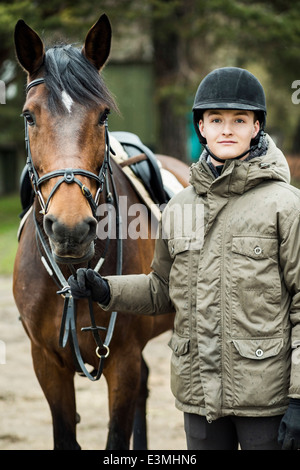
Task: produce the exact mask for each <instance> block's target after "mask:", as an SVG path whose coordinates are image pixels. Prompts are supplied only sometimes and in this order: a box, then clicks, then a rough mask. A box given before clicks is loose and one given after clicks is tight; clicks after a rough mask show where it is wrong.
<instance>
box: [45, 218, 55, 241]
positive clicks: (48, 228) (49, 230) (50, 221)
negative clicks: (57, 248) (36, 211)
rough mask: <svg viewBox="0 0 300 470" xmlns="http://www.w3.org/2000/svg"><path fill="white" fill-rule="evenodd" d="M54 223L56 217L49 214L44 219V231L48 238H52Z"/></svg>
mask: <svg viewBox="0 0 300 470" xmlns="http://www.w3.org/2000/svg"><path fill="white" fill-rule="evenodd" d="M55 222H56V217H54V216H53V215H51V214H49V215H46V216H45V217H44V230H45V232H46V234H47V235H48V237H51V236H53V225H54V223H55Z"/></svg>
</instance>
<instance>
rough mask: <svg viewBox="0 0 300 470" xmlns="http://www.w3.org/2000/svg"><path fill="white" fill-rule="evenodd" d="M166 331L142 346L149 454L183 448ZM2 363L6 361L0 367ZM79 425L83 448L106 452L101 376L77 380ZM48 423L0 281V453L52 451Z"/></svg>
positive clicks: (7, 288)
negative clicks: (147, 374)
mask: <svg viewBox="0 0 300 470" xmlns="http://www.w3.org/2000/svg"><path fill="white" fill-rule="evenodd" d="M169 338H170V332H166V333H164V334H163V335H161V336H159V337H158V338H155V339H154V340H152V341H151V342H150V343H148V345H147V346H146V348H145V351H144V353H145V354H144V356H145V359H146V361H147V363H148V365H149V367H150V378H149V390H150V397H149V400H148V409H147V420H148V448H149V449H150V450H166V449H168V450H183V449H186V444H185V435H184V430H183V419H182V413H181V412H180V411H178V410H176V408H175V406H174V398H173V395H172V394H171V391H170V387H169V365H170V355H171V351H170V349H169V347H168V346H167V343H168V340H169ZM3 362H5V363H3ZM76 389H77V408H78V412H79V414H80V415H81V422H80V424H79V425H78V427H77V433H78V442H79V443H80V445H81V447H82V449H84V450H101V449H104V448H105V442H106V435H107V424H108V412H107V390H106V383H105V379H104V377H102V378H101V379H100V381H99V382H95V383H92V382H90V381H89V380H88V379H86V378H82V377H79V376H78V377H77V378H76ZM52 447H53V442H52V425H51V417H50V412H49V408H48V404H47V402H46V400H45V398H44V395H43V393H42V391H41V389H40V386H39V384H38V382H37V379H36V377H35V374H34V371H33V367H32V362H31V353H30V342H29V339H28V338H27V336H26V334H25V332H24V330H23V327H22V325H21V322H20V321H19V320H18V311H17V308H16V306H15V304H14V300H13V296H12V286H11V279H10V278H6V277H0V450H51V449H52Z"/></svg>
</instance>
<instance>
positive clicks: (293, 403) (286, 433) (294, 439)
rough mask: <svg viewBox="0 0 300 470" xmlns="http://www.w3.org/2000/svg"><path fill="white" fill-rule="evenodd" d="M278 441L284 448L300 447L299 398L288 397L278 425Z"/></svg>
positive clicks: (293, 448) (294, 448)
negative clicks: (287, 404) (288, 402)
mask: <svg viewBox="0 0 300 470" xmlns="http://www.w3.org/2000/svg"><path fill="white" fill-rule="evenodd" d="M278 442H279V444H281V445H282V449H284V450H297V449H300V399H297V398H291V399H290V404H289V406H288V409H287V410H286V412H285V414H284V416H283V418H282V420H281V423H280V426H279V431H278Z"/></svg>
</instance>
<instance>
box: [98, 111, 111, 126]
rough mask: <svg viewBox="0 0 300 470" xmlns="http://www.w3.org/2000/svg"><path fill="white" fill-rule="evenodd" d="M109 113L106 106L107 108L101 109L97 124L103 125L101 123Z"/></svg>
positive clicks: (103, 122)
mask: <svg viewBox="0 0 300 470" xmlns="http://www.w3.org/2000/svg"><path fill="white" fill-rule="evenodd" d="M109 113H110V110H109V109H108V108H107V109H105V110H104V111H103V113H102V114H101V115H100V118H99V124H100V125H101V126H103V125H104V124H105V121H106V119H107V117H108V115H109Z"/></svg>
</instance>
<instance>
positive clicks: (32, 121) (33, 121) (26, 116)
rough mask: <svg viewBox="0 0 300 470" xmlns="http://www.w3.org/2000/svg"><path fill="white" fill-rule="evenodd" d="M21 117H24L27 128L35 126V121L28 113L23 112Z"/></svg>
mask: <svg viewBox="0 0 300 470" xmlns="http://www.w3.org/2000/svg"><path fill="white" fill-rule="evenodd" d="M22 116H24V118H25V119H26V121H27V122H28V125H29V126H33V125H34V124H35V120H34V118H33V116H32V114H30V112H29V111H24V113H23V114H22Z"/></svg>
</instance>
